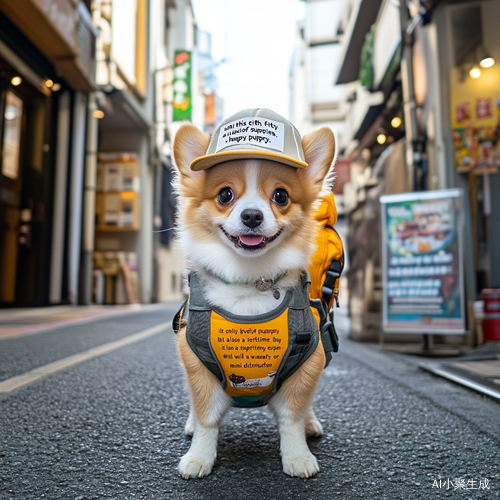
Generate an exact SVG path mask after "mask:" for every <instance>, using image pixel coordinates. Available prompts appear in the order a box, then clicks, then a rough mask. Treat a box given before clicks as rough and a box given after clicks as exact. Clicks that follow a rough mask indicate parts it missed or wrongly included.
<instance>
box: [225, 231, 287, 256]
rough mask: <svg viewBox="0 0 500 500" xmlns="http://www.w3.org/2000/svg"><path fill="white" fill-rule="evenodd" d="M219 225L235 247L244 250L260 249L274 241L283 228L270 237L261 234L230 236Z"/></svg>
mask: <svg viewBox="0 0 500 500" xmlns="http://www.w3.org/2000/svg"><path fill="white" fill-rule="evenodd" d="M219 227H220V228H221V231H222V232H223V233H224V234H225V235H226V236H227V238H228V239H229V240H230V241H232V242H233V243H234V246H235V247H236V248H243V249H244V250H262V249H263V248H265V247H266V246H267V244H268V243H271V241H274V240H275V239H276V238H277V237H278V236H279V235H280V234H281V233H282V232H283V229H280V230H279V231H278V232H277V233H276V234H275V235H274V236H270V237H266V236H262V235H261V234H240V235H239V236H231V235H230V234H229V233H228V232H226V231H225V230H224V228H223V227H222V226H219Z"/></svg>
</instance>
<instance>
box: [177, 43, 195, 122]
mask: <svg viewBox="0 0 500 500" xmlns="http://www.w3.org/2000/svg"><path fill="white" fill-rule="evenodd" d="M191 109H192V103H191V52H190V51H188V50H176V51H175V59H174V122H180V121H184V120H191Z"/></svg>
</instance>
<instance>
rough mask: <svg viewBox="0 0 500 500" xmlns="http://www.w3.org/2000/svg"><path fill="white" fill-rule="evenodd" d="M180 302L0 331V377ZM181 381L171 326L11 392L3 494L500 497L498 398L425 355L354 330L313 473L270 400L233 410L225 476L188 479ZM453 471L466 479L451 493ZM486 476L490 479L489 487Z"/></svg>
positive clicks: (0, 403)
mask: <svg viewBox="0 0 500 500" xmlns="http://www.w3.org/2000/svg"><path fill="white" fill-rule="evenodd" d="M172 312H173V308H170V309H167V308H166V309H165V310H164V311H161V312H154V313H142V314H133V315H126V316H124V317H122V318H116V317H115V318H113V319H112V320H102V321H98V322H94V323H91V324H87V325H82V326H80V327H75V326H73V327H69V328H66V329H60V330H58V331H56V332H48V333H41V334H38V335H34V336H27V337H23V338H20V339H10V340H3V341H0V365H1V366H2V371H1V374H2V378H3V379H5V378H8V377H10V376H13V375H18V374H19V373H21V372H23V371H24V370H31V369H32V368H34V367H36V366H40V365H42V364H45V363H48V362H51V361H54V360H57V359H60V358H62V357H65V356H69V355H72V354H74V353H75V352H80V351H81V350H85V349H89V348H92V347H95V346H97V345H99V344H102V343H105V342H109V341H112V340H116V339H117V338H121V337H125V336H127V335H130V334H132V333H136V332H138V331H139V330H141V329H145V328H147V327H149V326H152V325H154V324H159V323H161V322H163V321H166V320H168V319H170V318H171V316H172ZM345 333H346V332H345V331H344V336H345ZM14 340H15V342H14ZM183 384H184V382H183V376H182V371H181V369H180V367H179V363H178V359H177V354H176V350H175V336H174V334H173V333H172V331H171V330H170V329H169V330H165V331H164V332H162V333H159V334H157V335H155V336H152V337H150V338H147V339H145V340H142V341H140V342H137V343H135V344H132V345H129V346H126V347H123V348H121V349H118V350H115V351H113V352H110V353H108V354H105V355H103V356H100V357H97V358H94V359H91V360H89V361H86V362H83V363H81V364H79V365H77V366H74V367H72V368H70V369H68V370H65V371H61V372H59V373H56V374H54V375H51V376H50V377H48V378H45V379H43V380H42V381H40V382H37V383H34V384H32V385H29V386H27V387H24V388H22V389H20V390H18V391H16V392H14V393H11V394H9V395H7V396H4V397H3V398H2V399H0V499H2V500H3V499H10V498H12V499H23V500H24V499H34V498H37V499H40V498H44V499H70V500H84V499H85V500H87V499H101V498H115V499H127V500H128V499H136V498H147V499H186V500H187V499H189V500H201V499H210V500H211V499H227V500H240V499H241V500H245V499H251V500H255V499H259V500H261V499H262V500H263V499H272V500H274V499H276V500H281V499H341V498H345V499H370V500H371V499H384V498H387V499H396V498H401V499H423V500H428V499H442V498H457V499H458V498H460V499H464V500H465V499H469V498H471V499H474V500H475V499H497V498H499V497H500V447H499V444H500V405H499V404H498V403H497V402H495V401H493V400H490V399H487V398H485V397H482V396H480V395H478V394H475V393H473V392H470V391H468V390H467V389H463V388H461V387H458V386H454V385H452V384H451V383H449V382H446V381H444V380H441V379H437V378H434V377H433V376H432V375H430V374H427V373H424V372H421V371H420V370H418V368H417V366H416V360H415V359H414V358H408V357H406V358H405V357H402V356H398V355H389V354H385V353H380V352H378V351H377V350H376V348H374V347H369V346H362V345H359V344H356V343H353V342H350V341H348V340H347V339H345V338H344V339H342V344H341V351H340V352H339V353H338V355H336V356H335V357H334V360H333V362H332V363H331V365H330V366H329V367H328V368H327V369H326V370H325V372H324V375H323V378H322V382H321V387H320V390H319V392H318V394H317V396H316V400H315V409H316V414H317V416H318V418H319V419H320V420H321V422H322V424H323V427H324V429H325V436H324V437H323V438H321V439H316V440H311V441H310V447H311V450H312V451H313V453H314V454H315V455H316V456H317V458H318V461H319V464H320V467H321V471H320V473H319V474H318V475H317V477H315V478H313V479H308V480H307V479H299V478H290V477H288V476H286V475H285V474H283V472H282V470H281V461H280V455H279V441H278V434H277V428H276V424H275V423H274V420H273V418H272V417H271V415H270V413H269V412H268V411H267V410H266V409H265V408H263V409H251V410H242V409H235V410H233V411H232V412H230V413H229V414H228V416H227V417H226V419H225V420H224V423H223V425H222V428H221V432H220V438H219V449H218V459H217V462H216V465H215V468H214V471H213V473H212V474H211V475H210V476H208V477H206V478H204V479H201V480H189V481H186V480H183V479H181V478H180V477H179V476H178V474H177V463H178V461H179V459H180V458H181V456H182V455H183V454H184V453H185V452H186V451H187V449H188V448H189V439H187V438H186V437H185V436H184V434H183V426H184V423H185V420H186V418H187V416H188V397H187V394H186V392H185V390H184V388H183V387H184V385H183ZM455 478H462V479H463V480H464V481H463V482H462V483H461V484H462V485H465V486H467V485H468V487H467V489H463V488H462V489H456V490H455V489H453V488H454V486H455V485H456V484H455V482H454V480H455ZM448 479H449V480H450V482H447V480H448ZM486 480H488V482H487V488H488V489H478V488H479V486H480V485H482V486H483V487H484V486H485V485H486ZM435 481H437V482H435ZM439 481H441V487H437V485H438V484H439ZM480 481H481V482H480ZM447 487H448V488H449V489H446V488H447ZM472 487H474V489H472Z"/></svg>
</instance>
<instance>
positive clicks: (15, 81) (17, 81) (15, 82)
mask: <svg viewBox="0 0 500 500" xmlns="http://www.w3.org/2000/svg"><path fill="white" fill-rule="evenodd" d="M22 81H23V79H22V78H21V77H20V76H15V77H14V78H12V80H11V81H10V83H12V85H14V87H17V86H18V85H21V82H22Z"/></svg>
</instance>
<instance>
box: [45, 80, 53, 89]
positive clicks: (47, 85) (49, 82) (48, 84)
mask: <svg viewBox="0 0 500 500" xmlns="http://www.w3.org/2000/svg"><path fill="white" fill-rule="evenodd" d="M53 85H54V82H53V81H52V80H45V86H46V87H47V88H49V89H50V88H51V87H52V86H53Z"/></svg>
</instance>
